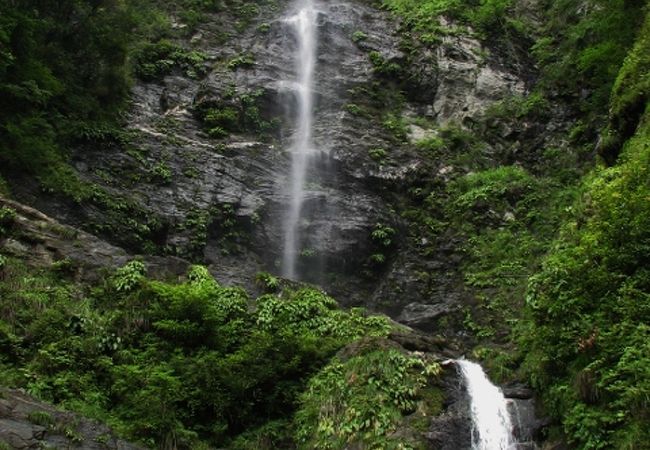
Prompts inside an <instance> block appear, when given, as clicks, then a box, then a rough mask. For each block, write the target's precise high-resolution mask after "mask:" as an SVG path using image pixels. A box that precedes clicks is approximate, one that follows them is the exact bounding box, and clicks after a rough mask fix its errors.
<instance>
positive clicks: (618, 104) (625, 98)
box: [599, 14, 650, 164]
mask: <svg viewBox="0 0 650 450" xmlns="http://www.w3.org/2000/svg"><path fill="white" fill-rule="evenodd" d="M649 55H650V14H647V15H646V20H645V23H644V25H643V27H642V28H641V31H640V32H639V38H638V39H637V41H636V43H635V45H634V48H633V49H632V51H631V52H630V53H629V54H628V55H627V57H626V58H625V61H624V62H623V65H622V67H621V70H620V71H619V73H618V76H617V77H616V81H615V82H614V87H613V89H612V96H611V105H610V110H609V126H608V128H607V130H606V131H605V136H604V138H603V141H602V142H601V146H600V149H599V153H600V154H601V155H602V156H603V157H604V158H605V160H606V161H607V162H608V163H610V164H613V163H614V161H615V159H616V157H617V156H618V154H619V152H620V149H621V146H622V144H623V143H624V141H625V140H626V139H628V138H629V137H631V136H632V135H633V134H634V132H635V131H636V128H637V126H638V124H639V120H640V118H641V116H642V115H643V113H644V112H645V111H646V109H647V105H648V103H649V102H650V76H649V75H648V74H649V73H650V56H649Z"/></svg>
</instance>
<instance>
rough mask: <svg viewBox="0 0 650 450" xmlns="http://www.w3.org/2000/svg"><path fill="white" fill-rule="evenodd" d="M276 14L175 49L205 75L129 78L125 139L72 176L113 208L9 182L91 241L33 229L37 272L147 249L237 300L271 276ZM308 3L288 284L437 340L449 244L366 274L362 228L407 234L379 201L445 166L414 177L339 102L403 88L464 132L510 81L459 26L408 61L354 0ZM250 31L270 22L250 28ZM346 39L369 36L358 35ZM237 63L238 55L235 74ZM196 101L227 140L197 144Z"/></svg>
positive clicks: (285, 110) (381, 138)
mask: <svg viewBox="0 0 650 450" xmlns="http://www.w3.org/2000/svg"><path fill="white" fill-rule="evenodd" d="M290 7H291V6H290V5H289V4H283V7H282V8H280V10H278V11H275V10H271V9H267V8H261V9H260V10H261V12H260V16H259V17H258V19H257V22H256V21H253V23H251V24H250V26H249V27H248V28H246V29H245V30H241V29H237V28H236V27H235V25H234V24H235V23H236V19H235V17H233V16H230V15H229V14H230V13H229V12H222V13H220V14H215V15H211V16H210V20H208V21H206V22H205V23H204V24H202V25H200V26H199V28H198V29H197V30H196V31H195V32H194V33H193V35H192V37H191V38H188V39H187V42H181V44H182V45H183V46H185V47H188V48H190V47H191V48H193V49H197V50H201V51H203V52H204V53H205V54H206V55H207V61H206V62H205V73H206V76H205V77H204V78H202V79H196V78H195V77H191V76H189V75H187V74H182V73H180V71H179V72H175V73H173V74H172V75H169V76H167V77H165V78H164V79H163V80H159V81H156V82H152V83H144V82H137V83H136V84H135V86H134V88H133V95H132V110H131V111H130V115H129V118H128V131H129V139H128V142H127V143H126V144H117V143H112V144H108V145H106V144H102V145H100V144H89V145H87V146H83V147H81V148H79V149H77V151H76V152H75V154H74V157H73V164H74V167H76V168H77V171H78V175H79V176H80V177H81V178H82V179H83V180H84V181H86V182H88V183H92V184H93V185H96V186H98V187H99V188H101V189H102V190H103V191H104V192H105V193H106V196H107V197H108V198H110V199H116V202H115V203H117V207H115V206H113V209H111V208H110V207H108V206H106V205H102V204H98V203H96V202H92V201H87V202H85V203H83V204H82V206H81V207H80V205H79V203H77V202H74V201H66V200H64V199H61V198H60V197H55V196H51V197H48V196H47V195H44V194H43V193H42V192H41V191H40V189H39V187H38V186H37V185H35V184H32V185H29V184H28V183H20V187H19V188H18V189H16V190H15V193H16V197H17V198H18V199H20V200H21V201H23V202H24V203H28V204H30V205H32V206H35V207H36V208H37V209H39V210H41V211H43V212H45V213H46V214H49V215H50V216H52V217H54V218H56V219H57V220H58V221H60V222H62V223H65V224H68V225H72V226H73V227H74V229H75V230H79V229H84V230H86V231H90V232H92V233H93V234H96V235H97V236H98V238H99V239H98V242H91V241H90V240H89V239H90V238H88V237H87V235H85V234H79V236H81V237H80V238H79V239H80V240H82V241H84V245H82V246H81V248H83V249H84V250H83V251H79V250H75V248H74V246H72V245H67V244H66V245H59V244H57V246H56V247H57V250H56V252H50V251H48V250H47V242H48V241H52V239H53V237H52V235H51V233H50V234H47V235H46V236H41V238H42V239H44V241H45V245H43V244H42V243H41V245H40V246H39V245H37V244H34V245H33V244H29V245H27V248H29V249H30V251H33V254H34V257H35V258H40V259H41V260H42V261H43V263H45V262H46V261H50V262H51V261H53V260H54V261H55V260H58V259H59V258H71V259H75V260H79V261H82V262H83V263H84V264H85V265H87V266H92V267H98V266H100V265H103V264H106V265H107V266H109V267H114V266H116V265H120V264H122V263H123V262H124V261H125V260H126V259H128V258H129V257H130V255H131V254H134V253H141V252H144V251H145V250H146V251H148V252H151V251H153V252H155V253H156V254H158V255H159V257H158V258H159V259H155V258H150V259H149V261H152V265H151V266H152V267H154V268H155V270H156V271H160V272H165V271H168V272H169V273H170V274H176V273H177V271H179V270H180V269H181V268H182V267H184V266H185V265H186V263H185V262H184V261H185V260H190V261H192V262H196V263H204V264H206V265H208V266H209V267H210V270H211V272H212V273H213V274H214V275H215V276H216V278H217V279H218V280H219V281H221V282H222V283H225V284H235V285H240V286H244V287H246V288H247V289H254V278H255V274H256V273H257V272H260V271H269V272H273V273H276V274H277V273H279V272H280V262H281V260H282V248H283V241H284V238H285V236H284V221H285V217H286V215H287V209H288V205H289V191H288V183H287V181H288V174H289V173H290V154H289V148H290V146H291V142H292V141H291V135H292V132H293V127H294V125H293V118H294V116H295V101H294V99H293V97H294V96H295V94H294V92H293V91H292V83H291V80H293V79H294V77H295V73H294V72H295V67H294V61H293V50H295V48H296V40H295V37H294V36H292V34H291V33H290V32H289V29H288V24H287V23H286V22H285V21H284V20H283V17H284V16H285V15H287V14H288V13H289V10H288V8H290ZM319 9H320V11H321V13H320V15H319V18H318V23H319V26H318V33H319V43H318V45H319V47H318V66H317V71H316V80H315V86H316V87H315V89H316V93H315V96H316V108H315V113H314V114H315V117H314V129H313V136H314V144H315V147H316V148H317V150H318V151H319V155H320V156H319V157H318V158H315V163H314V165H313V167H311V168H310V173H309V179H310V182H309V183H308V185H307V193H306V197H305V202H304V205H303V213H304V214H303V220H302V221H301V223H300V225H299V228H300V234H301V236H303V238H302V240H301V242H300V243H299V246H298V247H299V248H298V252H299V257H298V259H299V263H298V265H299V267H300V268H301V271H302V272H301V278H302V279H303V280H305V281H308V282H312V283H316V284H319V285H320V286H322V287H323V288H324V289H325V290H327V291H328V292H329V293H331V294H333V295H335V296H336V297H337V298H338V299H339V300H341V301H342V302H343V303H344V304H345V305H364V306H368V307H370V308H372V309H373V310H375V311H380V312H385V313H388V314H390V315H391V316H392V317H394V318H399V319H400V320H403V321H404V322H405V323H407V324H408V325H411V326H413V327H418V328H420V329H422V330H427V331H432V330H436V329H437V328H438V327H439V325H440V323H441V321H442V319H444V318H445V317H446V316H449V315H454V314H457V312H458V310H459V308H460V307H461V306H462V305H464V304H465V303H466V301H467V294H466V293H465V291H464V288H463V282H462V279H461V278H459V275H458V267H459V258H461V256H459V254H458V251H457V250H456V249H457V247H458V244H459V243H458V240H455V239H454V238H449V237H448V236H442V237H441V238H440V240H439V241H440V242H436V243H430V242H428V241H427V244H426V245H427V246H429V247H434V246H435V251H433V252H430V253H431V254H432V256H428V257H427V258H423V257H422V256H421V254H420V253H419V249H418V248H417V246H416V245H413V244H412V243H408V242H406V239H401V240H400V242H399V243H396V244H395V246H394V248H391V249H390V251H389V252H385V253H386V255H385V256H386V263H385V264H384V265H383V266H382V267H380V268H376V267H373V266H372V265H371V264H369V259H370V257H371V255H373V254H374V253H376V252H377V251H378V250H377V248H376V245H375V244H374V243H373V241H372V238H371V233H372V231H373V229H374V227H375V226H376V224H378V223H381V224H386V225H390V226H391V227H393V228H395V229H399V230H400V233H401V234H403V235H405V234H406V233H405V232H403V231H402V230H405V228H406V225H405V224H404V223H403V222H402V221H401V219H400V218H399V217H397V214H396V212H395V211H394V210H393V207H391V204H392V203H394V202H395V201H399V194H397V193H398V192H399V191H400V189H402V187H403V186H404V185H405V184H407V183H409V182H410V180H411V179H412V178H413V177H415V176H419V175H418V174H420V173H427V174H429V173H430V174H437V176H438V177H439V181H440V183H445V182H447V181H448V180H449V179H450V178H451V177H452V176H453V175H454V174H455V173H457V168H455V167H452V166H450V165H449V164H445V162H444V161H440V162H439V164H438V165H437V166H434V167H429V166H426V165H425V162H424V161H423V158H422V157H421V156H419V154H418V153H417V151H416V149H415V148H414V146H413V145H412V143H409V142H408V138H407V137H405V138H403V139H401V138H400V139H397V138H396V137H395V136H394V135H392V134H391V133H390V132H389V131H387V130H386V127H385V126H384V125H383V120H384V118H383V117H381V113H380V114H378V116H379V117H374V116H373V114H366V115H364V114H355V113H354V108H350V106H351V103H353V102H357V103H359V104H358V105H356V106H358V107H364V106H367V104H366V103H368V102H370V100H369V99H368V98H367V97H368V95H367V94H364V92H367V91H366V90H367V89H370V88H374V87H376V86H377V85H381V86H383V88H382V89H384V90H393V91H396V90H400V89H404V90H405V91H406V93H407V96H406V98H407V101H406V102H399V103H400V105H401V104H402V103H404V104H403V111H402V116H403V117H404V118H405V119H407V121H408V120H411V119H412V118H413V117H415V116H416V115H417V116H419V115H422V114H424V115H426V116H427V117H429V119H435V120H436V125H442V124H445V123H448V122H450V121H460V122H462V121H463V120H466V119H471V118H473V117H475V116H476V115H477V114H480V113H481V112H482V111H484V110H485V109H486V108H487V107H488V106H489V105H490V104H491V103H493V102H495V101H497V100H499V99H501V98H503V97H504V96H506V95H509V94H512V93H520V92H522V89H523V84H522V82H521V77H520V76H519V75H518V73H517V70H514V69H513V70H509V66H508V65H507V64H502V63H500V62H498V61H496V59H497V55H495V54H492V53H490V51H489V50H488V49H486V48H485V47H484V46H482V45H481V44H480V43H479V41H478V40H476V39H475V38H474V37H471V36H470V35H468V34H467V33H450V34H448V35H444V36H443V37H442V43H441V44H440V45H439V46H431V47H430V48H421V49H420V51H419V52H418V54H417V55H415V56H413V57H410V59H409V57H407V56H408V55H405V54H404V52H403V51H402V50H401V48H400V41H401V36H400V30H399V27H400V24H399V22H398V21H397V20H395V19H394V18H393V17H391V16H390V15H389V14H388V13H387V12H385V11H380V10H378V9H376V8H374V7H372V6H370V5H368V4H366V3H365V2H353V1H332V2H320V3H319ZM262 23H263V24H265V25H266V26H264V27H258V25H260V24H262ZM441 25H442V26H444V27H449V28H453V27H455V24H453V23H451V22H443V23H442V24H441ZM178 26H179V27H181V26H183V24H181V23H179V24H178ZM356 32H361V33H363V35H364V36H365V38H364V39H363V40H362V41H356V42H355V39H353V36H354V35H355V33H356ZM227 36H230V37H229V38H228V37H227ZM370 52H377V54H379V55H381V57H382V58H383V59H384V60H385V61H387V62H389V63H390V62H395V63H398V64H400V65H401V66H403V67H402V71H401V72H400V77H402V78H403V79H399V80H396V79H392V78H390V77H389V76H386V75H382V74H380V73H377V70H376V67H374V66H373V63H372V61H371V58H370V57H369V55H370ZM244 56H245V57H246V58H245V59H246V60H247V61H248V62H247V63H246V64H236V62H237V61H241V58H242V57H244ZM382 83H383V84H382ZM364 89H365V90H364ZM359 92H361V94H359ZM383 100H384V99H382V98H379V99H378V100H375V101H376V102H380V103H381V102H383ZM364 102H365V103H364ZM208 108H213V109H219V108H221V109H223V108H232V109H233V110H235V111H237V113H238V114H240V115H241V116H242V117H244V118H248V119H246V120H243V119H242V120H241V121H239V122H238V123H237V124H235V125H233V126H232V127H231V128H232V129H229V130H227V131H228V133H227V136H223V137H214V134H213V135H212V137H211V135H210V133H209V131H210V130H209V127H208V126H207V124H206V123H203V122H202V120H203V119H204V114H203V113H205V111H206V110H207V109H208ZM246 108H249V109H246ZM396 114H397V116H399V111H397V112H396ZM251 117H252V119H251ZM262 123H264V124H267V125H268V127H267V126H265V127H262V126H261V125H260V124H262ZM410 131H411V140H412V141H417V140H421V139H426V138H427V137H430V136H432V135H433V131H432V129H429V127H427V126H424V125H423V126H419V125H411V127H410ZM525 131H526V130H524V129H521V130H520V129H517V130H514V131H512V133H514V134H515V135H517V136H519V135H520V134H522V133H524V132H525ZM377 149H379V150H381V151H383V152H384V153H385V157H382V156H381V152H379V153H375V154H374V157H373V156H372V151H373V150H377ZM122 203H125V204H128V205H131V207H132V209H129V210H128V211H129V212H128V214H125V213H123V212H120V211H121V209H120V208H122V209H123V204H122ZM136 216H137V217H136ZM71 232H72V231H71ZM74 232H75V233H77V231H74ZM41 234H43V233H41ZM132 235H134V236H132ZM99 241H101V242H99ZM107 242H110V244H108V243H107ZM9 247H11V244H9ZM13 251H15V252H19V251H20V248H19V247H14V250H13ZM57 252H58V254H56V253H57ZM167 255H174V256H179V257H182V258H183V259H172V258H169V257H168V256H167ZM48 258H49V259H48ZM89 272H92V271H89Z"/></svg>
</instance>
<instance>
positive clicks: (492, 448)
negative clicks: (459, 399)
mask: <svg viewBox="0 0 650 450" xmlns="http://www.w3.org/2000/svg"><path fill="white" fill-rule="evenodd" d="M456 363H457V364H458V367H459V368H460V372H461V374H462V376H463V379H464V381H465V385H466V386H467V393H468V394H469V396H470V401H471V415H472V450H510V449H514V448H516V440H515V438H514V436H513V434H512V430H513V427H512V422H511V419H510V414H509V412H508V403H507V400H506V398H505V397H504V395H503V392H501V389H499V388H498V387H497V386H495V385H493V384H492V383H491V382H490V380H489V379H488V377H487V376H486V375H485V372H484V371H483V368H482V367H481V366H480V365H478V364H476V363H473V362H471V361H466V360H458V361H456Z"/></svg>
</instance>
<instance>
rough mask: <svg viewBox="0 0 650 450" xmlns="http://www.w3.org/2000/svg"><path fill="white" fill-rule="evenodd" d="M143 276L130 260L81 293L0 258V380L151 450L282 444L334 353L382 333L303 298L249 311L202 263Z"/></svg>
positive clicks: (376, 324) (263, 301)
mask: <svg viewBox="0 0 650 450" xmlns="http://www.w3.org/2000/svg"><path fill="white" fill-rule="evenodd" d="M144 273H145V266H144V265H143V264H142V263H141V262H139V261H132V262H130V263H128V264H126V265H125V266H124V267H122V268H120V269H118V270H117V271H116V273H115V274H114V275H113V276H112V277H110V278H109V279H108V280H106V281H108V282H103V283H102V282H100V283H99V284H98V285H96V286H87V285H79V284H77V283H73V282H70V281H66V280H65V279H62V278H61V276H62V274H61V273H60V272H55V271H41V272H36V271H34V270H33V269H29V268H27V267H25V266H23V265H22V264H20V263H19V262H18V261H16V260H13V259H7V264H6V267H5V268H4V269H3V275H2V278H1V279H0V355H1V356H0V367H2V371H1V374H2V375H1V377H0V381H1V382H2V383H7V384H10V385H13V386H16V387H24V388H26V389H27V390H28V392H30V393H31V394H32V395H35V396H37V397H40V398H42V399H45V400H48V401H52V402H57V403H60V404H62V405H63V406H65V407H67V408H70V409H73V410H77V411H81V412H83V413H84V414H87V415H90V416H92V417H96V418H99V419H102V420H105V421H108V422H110V423H111V425H112V426H113V427H114V428H115V429H117V430H118V431H119V432H120V433H122V434H124V435H125V436H127V437H129V438H131V439H135V440H138V441H139V442H141V443H143V444H145V445H149V446H152V447H153V446H158V447H161V448H171V447H174V446H175V447H176V448H207V447H206V446H211V447H224V446H225V447H228V448H265V447H264V445H266V444H264V443H265V442H282V443H284V444H287V443H290V442H291V440H292V436H291V427H289V426H284V425H283V426H280V425H279V424H287V423H289V422H290V420H291V417H292V415H293V413H294V411H295V408H296V405H297V401H298V396H299V395H300V393H301V392H303V391H304V389H305V386H306V383H307V380H308V379H309V377H310V376H312V375H313V374H314V373H315V372H316V371H318V370H319V369H320V368H322V367H323V366H324V365H325V364H326V363H327V361H328V360H329V359H330V358H331V357H332V356H333V355H334V354H335V353H336V352H337V351H338V350H339V349H340V348H341V347H342V346H344V345H346V344H348V343H349V342H351V341H353V340H355V339H358V338H361V337H364V336H386V335H387V334H388V333H389V331H390V330H391V325H390V323H389V321H388V320H387V319H386V318H383V317H373V316H368V315H366V314H365V312H364V311H362V310H358V309H357V310H352V311H350V312H345V311H342V310H340V309H338V308H337V305H336V302H335V301H334V300H333V299H331V298H330V297H328V296H326V295H325V294H323V293H322V292H318V291H314V290H310V289H302V290H300V291H297V292H284V293H283V294H282V296H281V297H278V296H271V295H267V296H263V297H261V298H259V299H258V300H257V301H256V308H255V309H254V310H253V309H251V304H250V302H249V299H248V296H247V295H246V293H245V292H244V291H242V290H241V289H234V288H226V287H222V286H220V285H219V284H218V283H217V282H216V281H215V280H214V279H213V278H212V276H210V274H209V272H208V270H207V269H206V268H205V267H202V266H192V267H191V268H190V269H189V271H188V274H187V281H185V282H183V283H180V284H179V283H176V284H172V283H164V282H160V281H152V280H149V279H147V278H146V277H144ZM88 295H89V296H88ZM87 296H88V297H87ZM27 336H30V337H29V338H27ZM34 420H40V419H39V418H37V417H34ZM74 433H75V432H74V430H73V429H70V433H69V435H70V437H71V438H75V436H76V435H75V434H74ZM242 433H243V434H242ZM235 438H236V439H235ZM231 443H232V444H233V447H231V446H230V444H231ZM258 444H259V445H260V446H259V447H258V446H256V445H258ZM284 444H283V445H284ZM270 445H271V444H269V446H270ZM287 445H289V444H287ZM269 448H271V447H269Z"/></svg>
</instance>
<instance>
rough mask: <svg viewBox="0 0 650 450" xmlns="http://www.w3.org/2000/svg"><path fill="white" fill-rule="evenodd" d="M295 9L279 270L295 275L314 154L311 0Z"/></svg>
mask: <svg viewBox="0 0 650 450" xmlns="http://www.w3.org/2000/svg"><path fill="white" fill-rule="evenodd" d="M299 2H300V3H299V5H298V10H297V12H296V14H295V15H293V16H291V17H289V18H288V19H287V22H288V23H289V24H290V25H291V27H292V29H293V32H294V33H295V35H296V39H297V43H298V49H297V52H296V56H295V67H296V79H295V80H293V81H294V82H293V83H290V84H292V85H293V86H294V90H295V95H296V100H297V114H296V124H295V133H294V135H293V138H292V144H291V178H290V186H289V199H290V203H289V209H288V211H287V214H286V216H285V218H284V230H285V232H284V233H285V234H284V250H283V256H282V274H283V276H285V277H287V278H295V277H296V257H297V254H298V252H299V251H300V249H299V248H298V247H299V244H300V220H301V213H302V204H303V201H304V197H305V180H306V175H307V169H308V167H309V163H310V159H311V157H312V156H313V154H314V149H313V143H312V122H313V113H314V112H313V109H314V105H313V104H314V100H313V87H314V69H315V67H316V51H317V45H318V43H317V40H318V35H317V15H318V13H317V11H316V9H315V7H314V4H313V0H299Z"/></svg>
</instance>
